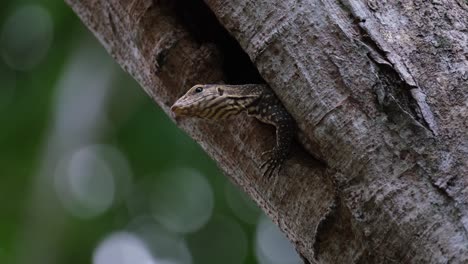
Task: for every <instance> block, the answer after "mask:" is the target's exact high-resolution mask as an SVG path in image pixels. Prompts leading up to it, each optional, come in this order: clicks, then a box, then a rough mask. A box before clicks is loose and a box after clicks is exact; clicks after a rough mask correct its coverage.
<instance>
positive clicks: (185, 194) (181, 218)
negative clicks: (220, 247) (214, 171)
mask: <svg viewBox="0 0 468 264" xmlns="http://www.w3.org/2000/svg"><path fill="white" fill-rule="evenodd" d="M213 199H214V197H213V190H212V188H211V186H210V184H209V182H208V181H207V179H206V178H205V177H204V176H202V175H201V174H200V173H199V172H197V171H196V170H193V169H177V170H173V171H170V172H166V173H163V174H162V175H160V177H158V178H157V180H156V182H155V188H154V189H153V192H152V194H151V211H152V215H153V217H154V218H155V219H156V220H157V221H158V222H159V223H160V224H161V225H163V226H164V227H165V228H167V229H168V230H171V231H173V232H177V233H189V232H194V231H196V230H198V229H200V228H201V227H203V225H205V224H206V222H208V220H209V219H210V217H211V214H212V211H213V205H214V201H213Z"/></svg>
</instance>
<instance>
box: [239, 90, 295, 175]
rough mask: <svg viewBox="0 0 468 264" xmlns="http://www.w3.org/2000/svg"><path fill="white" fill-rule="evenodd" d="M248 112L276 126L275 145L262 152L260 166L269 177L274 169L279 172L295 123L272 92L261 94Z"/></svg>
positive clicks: (292, 136) (293, 134) (292, 138)
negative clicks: (262, 159) (262, 158)
mask: <svg viewBox="0 0 468 264" xmlns="http://www.w3.org/2000/svg"><path fill="white" fill-rule="evenodd" d="M248 113H249V115H253V116H255V117H256V118H257V119H258V120H260V121H261V122H264V123H267V124H271V125H274V126H275V127H276V145H275V147H273V149H271V150H269V151H265V152H263V153H262V157H264V158H265V161H264V162H263V163H262V165H261V166H260V167H261V169H263V170H264V172H263V175H264V176H267V177H268V178H269V177H271V176H272V175H273V173H274V172H275V171H277V173H279V171H280V170H281V166H282V164H283V163H284V161H285V160H286V159H287V157H288V155H289V152H290V150H291V145H292V142H293V140H294V137H295V134H296V130H297V129H296V123H295V121H294V119H293V118H292V117H291V115H290V114H289V113H288V111H287V110H286V109H285V108H284V107H283V105H282V104H281V102H280V101H279V100H278V99H277V98H276V97H275V96H274V95H273V94H266V95H263V96H262V98H261V99H260V100H259V101H258V103H257V104H256V105H255V107H254V108H250V111H248Z"/></svg>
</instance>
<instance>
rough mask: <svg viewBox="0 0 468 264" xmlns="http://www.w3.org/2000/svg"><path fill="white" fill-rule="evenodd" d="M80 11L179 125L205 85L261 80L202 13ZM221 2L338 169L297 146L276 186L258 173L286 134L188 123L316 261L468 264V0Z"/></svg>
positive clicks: (212, 3) (121, 5) (112, 6)
mask: <svg viewBox="0 0 468 264" xmlns="http://www.w3.org/2000/svg"><path fill="white" fill-rule="evenodd" d="M67 1H68V3H69V4H70V5H71V6H72V8H73V9H74V10H75V12H76V13H77V14H78V15H79V16H80V18H81V19H82V20H83V22H84V23H85V24H86V25H87V26H88V27H89V28H90V29H91V30H92V31H93V33H94V34H95V35H96V37H97V38H98V39H99V40H100V41H101V42H102V43H103V45H104V46H105V47H106V49H107V50H108V51H109V53H110V54H111V55H112V56H113V57H114V58H115V59H116V60H117V61H118V63H119V64H121V65H122V67H123V68H124V69H126V70H127V71H128V72H129V73H130V74H131V75H132V76H133V77H134V78H135V79H136V80H137V81H138V82H139V83H140V84H141V85H142V87H143V88H144V89H145V91H146V92H147V93H148V94H149V95H150V96H151V97H152V98H153V99H154V100H155V101H156V102H157V103H158V104H159V106H160V107H161V108H162V109H163V110H164V111H166V112H167V113H168V114H169V107H170V105H171V104H172V103H173V102H174V101H175V99H176V98H177V97H179V96H180V95H181V94H183V92H184V91H185V90H187V89H188V88H189V87H190V86H192V85H193V84H196V83H214V82H219V81H227V82H229V81H231V82H232V81H236V82H245V83H247V82H251V81H252V79H256V77H255V73H254V74H253V75H252V74H250V73H244V74H238V75H236V73H238V72H241V73H242V72H243V70H244V69H243V68H244V67H246V68H248V67H250V66H251V65H250V64H249V62H247V64H246V63H245V62H239V61H236V60H235V59H233V62H232V64H230V61H229V60H230V56H229V53H230V52H234V51H235V50H236V47H232V46H229V45H225V44H226V43H227V42H226V41H224V40H223V39H224V38H228V36H223V37H220V36H219V35H220V34H221V35H222V34H226V33H225V32H223V31H222V30H220V29H216V30H215V29H214V28H215V27H211V26H209V25H208V24H213V21H212V20H210V19H209V16H210V15H211V14H210V13H209V12H208V13H203V12H206V10H207V9H204V8H203V7H204V3H203V2H201V1H195V0H193V1H182V0H179V1H175V0H173V1H150V0H134V1H125V0H67ZM206 4H207V5H208V7H209V8H210V9H211V11H212V12H213V13H214V14H215V16H216V18H217V19H218V21H219V22H220V23H221V25H222V26H223V27H224V28H226V29H227V30H228V31H229V32H230V34H231V35H232V36H233V37H234V38H235V39H236V40H237V41H238V43H239V44H240V46H241V47H242V49H243V50H244V51H245V52H246V53H247V54H248V56H249V57H250V59H251V61H252V62H253V63H254V65H255V66H256V68H257V69H258V70H259V72H260V74H261V76H262V77H263V79H264V80H265V81H266V82H267V83H268V84H269V85H270V86H271V87H272V89H273V90H274V91H275V93H276V94H277V95H278V96H279V98H280V99H281V101H282V102H283V103H284V105H285V106H286V108H287V109H288V110H289V111H290V113H291V114H292V115H293V116H294V118H295V119H296V121H297V122H298V124H299V126H300V128H301V130H302V131H303V133H304V134H305V135H306V136H307V137H308V138H309V140H310V141H311V142H314V145H315V152H314V153H313V155H315V156H319V157H321V158H322V159H324V160H325V161H326V163H327V166H326V167H324V166H322V165H320V164H319V163H317V162H315V161H314V160H313V159H312V158H311V156H310V155H308V154H306V153H304V152H303V151H302V150H301V148H299V147H297V148H296V149H295V151H294V153H293V155H292V157H291V158H290V159H289V160H288V161H287V162H286V164H285V166H284V169H283V170H282V171H281V174H280V175H278V176H277V177H274V178H273V179H271V180H267V179H264V178H261V177H260V175H261V171H260V170H259V169H258V166H259V164H260V163H261V160H260V153H261V152H262V151H264V150H266V149H268V148H269V147H271V145H272V144H273V142H274V138H273V137H274V134H273V131H274V130H273V129H272V128H270V127H267V126H265V125H262V124H260V123H258V122H256V121H255V120H250V119H246V118H244V117H238V118H236V119H234V120H230V121H226V122H218V123H215V122H207V121H203V120H195V119H185V120H179V121H177V123H178V125H179V126H180V127H181V128H182V129H184V130H185V131H186V132H187V133H188V134H189V135H191V136H192V137H193V138H194V139H195V140H197V141H198V142H199V143H200V144H201V146H202V147H203V148H204V149H205V151H206V152H207V153H208V154H209V155H210V156H211V157H212V158H213V159H215V160H216V161H217V163H218V165H219V166H220V168H221V169H222V170H223V171H224V172H225V173H226V175H228V176H229V177H230V178H231V179H232V180H233V181H234V182H235V183H237V184H238V185H239V186H240V187H241V188H242V189H243V190H244V191H246V192H247V193H248V194H249V195H250V196H251V197H252V198H253V199H254V200H255V201H256V202H257V203H258V204H259V205H260V207H261V208H262V209H263V210H264V211H265V212H266V213H267V214H268V215H269V216H270V217H271V218H272V219H273V220H274V221H275V222H276V223H277V224H278V225H279V227H280V228H281V229H282V230H283V231H284V232H285V233H286V235H287V236H288V237H289V239H290V240H291V241H292V242H293V243H295V244H296V246H297V249H298V251H300V252H301V253H302V255H303V256H304V257H305V258H306V259H308V260H309V261H310V262H313V263H314V262H317V263H449V262H450V263H466V262H468V231H467V230H468V161H467V156H468V129H467V127H468V121H467V120H468V89H467V80H468V33H467V31H468V28H467V27H468V6H467V2H466V1H462V0H458V1H457V0H447V1H431V2H427V1H424V0H419V1H373V0H369V1H364V0H321V1H319V0H309V1H304V0H269V1H266V0H206ZM190 8H200V9H190ZM207 17H208V18H207ZM193 19H195V20H196V21H195V22H194V20H193ZM197 19H201V20H203V21H201V22H200V21H199V20H197ZM205 20H206V21H205ZM187 21H188V22H187ZM198 22H200V23H198ZM207 22H208V23H207ZM214 23H216V21H214ZM204 27H206V28H204ZM205 31H210V32H209V33H206V32H205ZM211 31H213V32H211ZM211 38H212V39H211ZM220 39H221V40H220ZM211 40H212V41H211ZM210 42H214V43H215V45H213V44H211V43H210ZM223 43H224V44H223ZM236 52H237V51H236ZM236 63H238V64H236ZM226 64H227V65H226ZM232 65H234V66H236V67H239V68H238V69H236V68H235V67H234V68H233V67H232ZM230 66H231V67H230ZM252 76H254V77H252Z"/></svg>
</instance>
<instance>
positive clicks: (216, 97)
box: [171, 84, 296, 177]
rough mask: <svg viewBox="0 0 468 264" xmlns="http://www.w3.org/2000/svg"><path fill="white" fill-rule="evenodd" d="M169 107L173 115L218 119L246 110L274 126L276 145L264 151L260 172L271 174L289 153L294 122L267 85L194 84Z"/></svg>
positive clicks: (293, 134)
mask: <svg viewBox="0 0 468 264" xmlns="http://www.w3.org/2000/svg"><path fill="white" fill-rule="evenodd" d="M171 110H172V111H173V112H174V113H175V115H176V116H190V117H199V118H205V119H212V120H219V119H225V118H227V117H230V116H233V115H237V114H239V113H241V112H247V114H248V115H249V116H253V117H255V118H257V119H258V120H260V121H261V122H263V123H267V124H271V125H274V126H275V127H276V146H275V147H274V148H273V149H271V150H269V151H266V152H264V153H262V156H264V155H267V158H266V160H265V162H264V163H263V164H262V165H261V166H260V168H261V169H264V168H265V171H264V173H263V174H264V175H266V176H267V177H271V175H272V174H273V173H274V171H275V170H277V171H278V172H279V171H280V170H281V166H282V164H283V162H284V161H285V160H286V158H287V157H288V155H289V152H290V149H291V145H292V141H293V139H294V136H295V134H296V123H295V121H294V119H293V118H292V117H291V115H290V114H289V113H288V111H287V110H286V109H285V108H284V107H283V105H282V104H281V102H280V101H279V100H278V98H277V97H276V96H275V95H274V94H273V92H272V91H271V90H270V88H269V87H268V86H266V85H262V84H246V85H224V84H205V85H200V84H199V85H195V86H193V87H192V88H190V90H188V92H187V93H186V94H185V95H184V96H182V97H181V98H179V100H177V101H176V102H175V103H174V105H173V106H172V107H171Z"/></svg>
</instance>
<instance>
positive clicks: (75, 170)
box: [55, 145, 131, 218]
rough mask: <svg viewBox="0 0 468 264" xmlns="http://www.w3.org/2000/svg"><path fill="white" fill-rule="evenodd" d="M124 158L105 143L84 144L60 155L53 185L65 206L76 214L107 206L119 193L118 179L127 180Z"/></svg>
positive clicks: (94, 212)
mask: <svg viewBox="0 0 468 264" xmlns="http://www.w3.org/2000/svg"><path fill="white" fill-rule="evenodd" d="M125 161H126V160H125V158H124V157H123V156H122V154H121V153H120V152H119V151H118V150H117V149H115V148H112V147H110V146H104V145H89V146H85V147H83V148H80V149H78V150H76V151H75V152H73V153H72V154H71V155H70V156H69V157H65V158H63V160H62V161H61V162H60V163H59V165H58V167H57V170H56V173H55V187H56V191H57V194H58V196H59V198H60V201H61V202H62V204H63V205H64V207H65V209H66V210H67V211H68V212H70V213H71V214H73V215H74V216H77V217H79V218H92V217H95V216H98V215H100V214H102V213H104V212H105V211H106V210H108V209H109V208H110V207H111V206H112V204H113V202H114V200H115V199H116V194H118V193H119V190H118V186H117V185H118V183H119V181H120V182H121V184H119V185H123V184H126V185H128V184H129V181H130V177H131V176H130V175H129V173H130V172H129V170H128V169H127V166H125ZM122 172H125V173H122ZM120 193H123V191H120Z"/></svg>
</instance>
